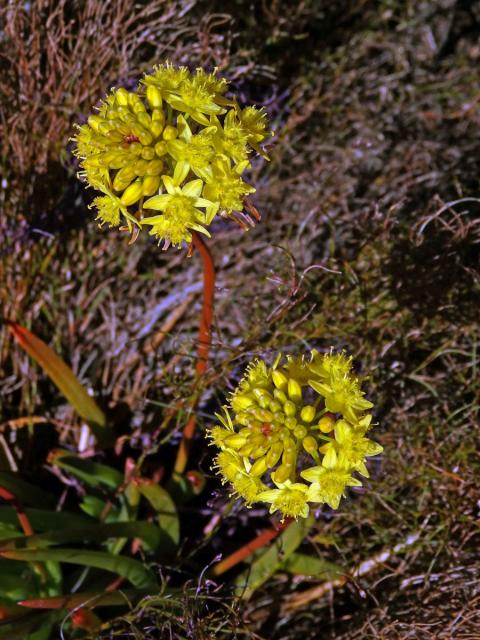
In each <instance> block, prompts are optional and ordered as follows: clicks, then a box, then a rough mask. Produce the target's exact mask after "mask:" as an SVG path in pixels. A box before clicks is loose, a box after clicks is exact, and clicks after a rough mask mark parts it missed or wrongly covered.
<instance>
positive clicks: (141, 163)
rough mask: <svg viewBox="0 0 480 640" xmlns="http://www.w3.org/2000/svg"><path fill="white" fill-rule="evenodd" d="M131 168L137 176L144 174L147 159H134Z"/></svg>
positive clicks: (146, 167)
mask: <svg viewBox="0 0 480 640" xmlns="http://www.w3.org/2000/svg"><path fill="white" fill-rule="evenodd" d="M133 168H134V170H135V174H136V175H137V176H144V175H145V174H146V172H147V169H148V162H147V160H143V159H140V160H136V161H135V164H134V165H133Z"/></svg>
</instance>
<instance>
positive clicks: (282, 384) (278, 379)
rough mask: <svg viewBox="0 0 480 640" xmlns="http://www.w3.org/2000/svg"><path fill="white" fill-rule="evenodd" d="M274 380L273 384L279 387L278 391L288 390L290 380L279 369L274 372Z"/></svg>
mask: <svg viewBox="0 0 480 640" xmlns="http://www.w3.org/2000/svg"><path fill="white" fill-rule="evenodd" d="M272 380H273V384H274V385H275V386H276V387H277V389H280V390H281V391H285V390H286V388H287V384H288V379H287V376H286V375H285V374H284V373H282V372H281V371H279V370H278V369H276V370H275V371H272Z"/></svg>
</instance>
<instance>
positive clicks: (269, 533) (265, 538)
mask: <svg viewBox="0 0 480 640" xmlns="http://www.w3.org/2000/svg"><path fill="white" fill-rule="evenodd" d="M292 521H293V518H285V520H284V521H283V522H281V523H280V524H278V525H277V526H275V527H272V528H271V529H266V530H265V531H262V533H259V534H258V536H257V537H256V538H254V539H253V540H251V541H250V542H247V544H246V545H244V546H243V547H240V549H238V550H237V551H234V552H233V553H232V554H230V555H229V556H227V557H226V558H225V559H224V560H222V561H221V562H219V563H218V564H217V565H215V566H214V568H213V569H212V575H214V576H220V575H222V573H225V571H228V570H229V569H231V568H232V567H234V566H235V565H236V564H238V563H239V562H242V561H243V560H245V558H248V556H250V555H251V554H252V553H253V552H254V551H256V550H257V549H261V548H262V547H264V546H265V545H266V544H268V543H269V542H270V541H271V540H274V539H275V538H276V537H277V536H279V535H280V534H281V533H282V531H284V530H285V529H286V528H287V527H288V525H289V524H290V523H291V522H292Z"/></svg>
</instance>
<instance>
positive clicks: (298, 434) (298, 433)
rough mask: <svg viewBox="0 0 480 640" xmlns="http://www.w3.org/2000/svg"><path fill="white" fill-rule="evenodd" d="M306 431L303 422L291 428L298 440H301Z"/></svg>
mask: <svg viewBox="0 0 480 640" xmlns="http://www.w3.org/2000/svg"><path fill="white" fill-rule="evenodd" d="M307 433H308V431H307V429H306V428H305V427H304V426H303V424H297V426H296V427H295V429H294V430H293V435H294V436H295V437H296V438H298V439H299V440H302V439H303V438H304V437H305V436H306V435H307Z"/></svg>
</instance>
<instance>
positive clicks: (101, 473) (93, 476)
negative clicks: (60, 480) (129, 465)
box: [48, 449, 123, 489]
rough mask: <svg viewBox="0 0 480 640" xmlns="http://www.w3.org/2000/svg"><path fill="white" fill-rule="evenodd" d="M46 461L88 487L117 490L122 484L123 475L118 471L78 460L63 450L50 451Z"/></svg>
mask: <svg viewBox="0 0 480 640" xmlns="http://www.w3.org/2000/svg"><path fill="white" fill-rule="evenodd" d="M48 461H49V462H50V464H53V465H55V466H56V467H59V468H60V469H64V470H65V471H68V472H69V473H71V474H72V475H74V476H75V477H77V478H79V479H80V480H82V481H83V482H85V483H86V484H88V485H89V486H90V487H99V486H100V485H104V486H107V487H108V488H109V489H117V488H118V487H119V486H120V485H121V484H122V482H123V475H122V474H121V473H120V471H117V470H116V469H113V468H112V467H108V466H107V465H105V464H100V463H98V462H93V460H87V459H86V458H79V457H78V456H75V455H73V454H72V453H70V452H69V451H64V450H63V449H54V450H53V451H51V452H50V455H49V456H48Z"/></svg>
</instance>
